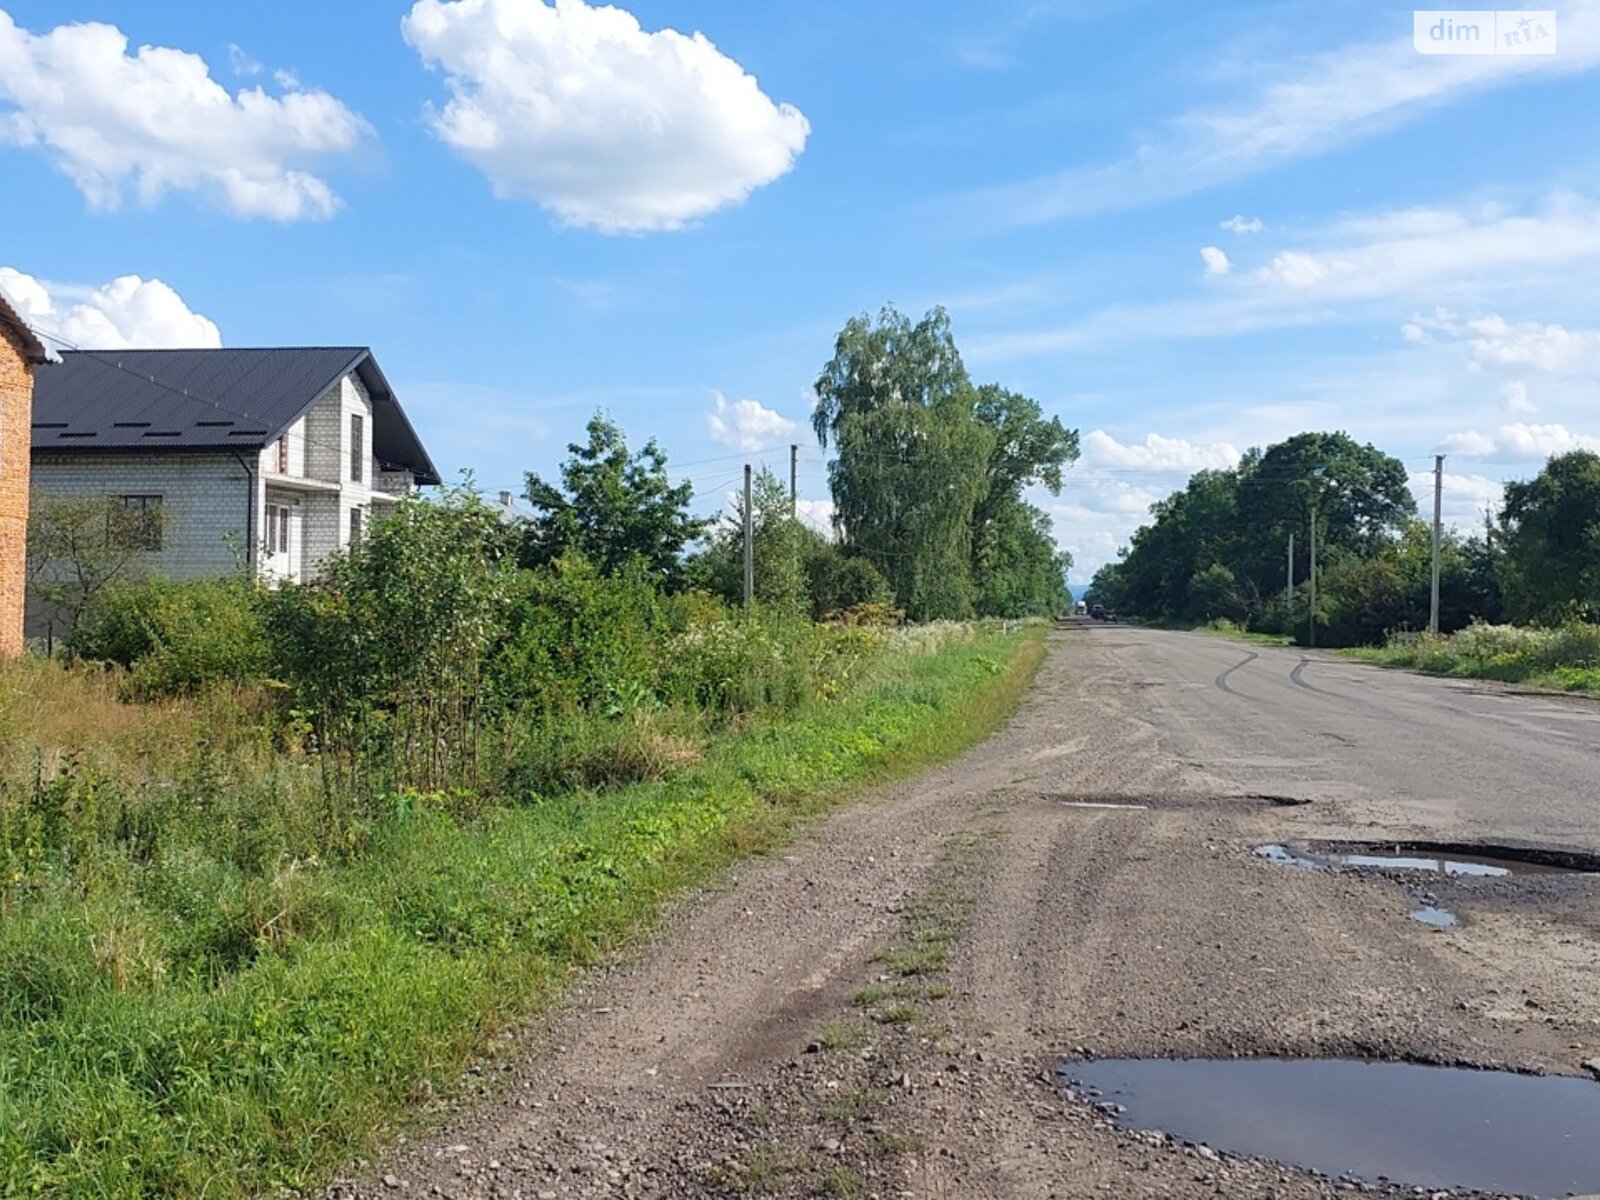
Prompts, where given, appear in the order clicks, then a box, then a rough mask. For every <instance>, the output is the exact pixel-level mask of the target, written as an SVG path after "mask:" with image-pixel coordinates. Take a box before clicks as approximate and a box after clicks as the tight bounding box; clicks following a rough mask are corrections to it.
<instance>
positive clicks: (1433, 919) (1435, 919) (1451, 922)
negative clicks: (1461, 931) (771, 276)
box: [1411, 904, 1456, 929]
mask: <svg viewBox="0 0 1600 1200" xmlns="http://www.w3.org/2000/svg"><path fill="white" fill-rule="evenodd" d="M1411 919H1412V920H1413V921H1420V922H1421V923H1422V924H1424V925H1430V926H1432V927H1433V928H1434V929H1453V928H1455V924H1456V915H1455V913H1453V912H1451V911H1450V910H1449V909H1448V908H1440V907H1439V906H1438V905H1436V904H1424V905H1422V906H1421V907H1420V908H1414V909H1412V910H1411Z"/></svg>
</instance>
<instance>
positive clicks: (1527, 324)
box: [1400, 309, 1600, 373]
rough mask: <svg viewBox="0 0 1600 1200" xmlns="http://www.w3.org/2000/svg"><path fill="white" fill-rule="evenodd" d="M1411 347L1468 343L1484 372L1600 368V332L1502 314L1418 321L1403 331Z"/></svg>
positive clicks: (1445, 314)
mask: <svg viewBox="0 0 1600 1200" xmlns="http://www.w3.org/2000/svg"><path fill="white" fill-rule="evenodd" d="M1400 334H1401V336H1402V337H1404V338H1405V339H1406V340H1407V341H1409V342H1414V343H1417V344H1423V343H1427V342H1432V341H1434V340H1436V339H1443V340H1447V341H1457V342H1464V343H1466V345H1467V347H1468V349H1469V351H1470V357H1471V361H1472V363H1473V364H1475V365H1476V366H1479V367H1531V368H1533V369H1534V370H1539V371H1549V372H1553V373H1559V372H1571V371H1577V370H1582V369H1584V368H1586V367H1589V366H1592V365H1595V364H1600V329H1568V328H1567V327H1566V326H1564V325H1553V324H1545V323H1542V322H1539V321H1522V322H1513V321H1508V320H1507V319H1506V318H1505V317H1503V316H1501V315H1500V314H1499V313H1489V314H1487V315H1486V316H1481V317H1472V318H1462V317H1459V316H1457V315H1456V314H1455V313H1453V312H1451V311H1450V310H1449V309H1438V310H1436V311H1435V313H1434V315H1433V316H1431V317H1426V316H1421V315H1417V316H1414V317H1413V318H1412V319H1411V320H1410V321H1409V322H1407V323H1406V324H1404V325H1402V326H1401V327H1400Z"/></svg>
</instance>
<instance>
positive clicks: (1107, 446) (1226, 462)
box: [1080, 429, 1240, 474]
mask: <svg viewBox="0 0 1600 1200" xmlns="http://www.w3.org/2000/svg"><path fill="white" fill-rule="evenodd" d="M1082 450H1083V457H1082V458H1081V460H1080V463H1081V465H1082V466H1083V467H1085V468H1088V469H1093V468H1096V467H1112V468H1122V469H1131V470H1143V471H1172V472H1181V473H1183V474H1189V473H1191V472H1194V471H1205V470H1226V469H1227V468H1229V467H1234V466H1237V465H1238V463H1239V458H1240V455H1239V451H1238V449H1237V448H1236V447H1234V446H1232V445H1230V444H1228V443H1227V442H1191V441H1187V440H1185V439H1184V438H1172V437H1163V436H1162V435H1161V434H1159V433H1148V434H1146V435H1145V438H1144V441H1142V442H1119V441H1118V440H1117V439H1116V438H1114V437H1112V436H1111V435H1110V434H1109V433H1107V432H1106V431H1105V430H1103V429H1093V430H1090V431H1089V432H1088V433H1086V434H1085V435H1084V437H1083V444H1082Z"/></svg>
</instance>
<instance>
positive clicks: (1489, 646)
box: [1353, 624, 1600, 692]
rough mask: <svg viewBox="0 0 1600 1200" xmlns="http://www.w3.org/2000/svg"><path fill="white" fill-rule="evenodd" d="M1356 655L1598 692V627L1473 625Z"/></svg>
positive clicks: (1425, 668)
mask: <svg viewBox="0 0 1600 1200" xmlns="http://www.w3.org/2000/svg"><path fill="white" fill-rule="evenodd" d="M1353 653H1354V654H1355V655H1356V656H1357V657H1359V658H1363V659H1365V660H1366V661H1368V662H1376V663H1382V664H1384V665H1385V666H1395V667H1411V668H1413V669H1415V670H1419V671H1430V672H1433V673H1436V674H1440V675H1459V676H1463V677H1466V678H1470V679H1498V680H1502V681H1504V682H1507V683H1532V684H1537V685H1538V686H1541V687H1549V688H1559V689H1562V690H1564V691H1581V692H1600V627H1597V626H1594V625H1565V626H1560V627H1558V628H1554V629H1528V628H1520V627H1517V626H1512V625H1481V624H1480V625H1469V626H1468V627H1467V628H1465V629H1463V630H1460V631H1459V632H1457V633H1453V634H1450V635H1448V636H1446V637H1427V636H1423V637H1416V638H1400V639H1394V640H1391V641H1390V642H1389V644H1388V645H1386V646H1383V647H1380V648H1370V647H1369V648H1362V649H1358V650H1355V651H1353Z"/></svg>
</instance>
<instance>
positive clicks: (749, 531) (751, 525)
mask: <svg viewBox="0 0 1600 1200" xmlns="http://www.w3.org/2000/svg"><path fill="white" fill-rule="evenodd" d="M750 476H751V469H750V464H749V463H745V465H744V606H745V608H749V607H750V606H751V605H752V604H754V603H755V598H756V516H755V508H754V505H753V504H752V502H751V496H750V493H751V490H752V489H751V486H750Z"/></svg>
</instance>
